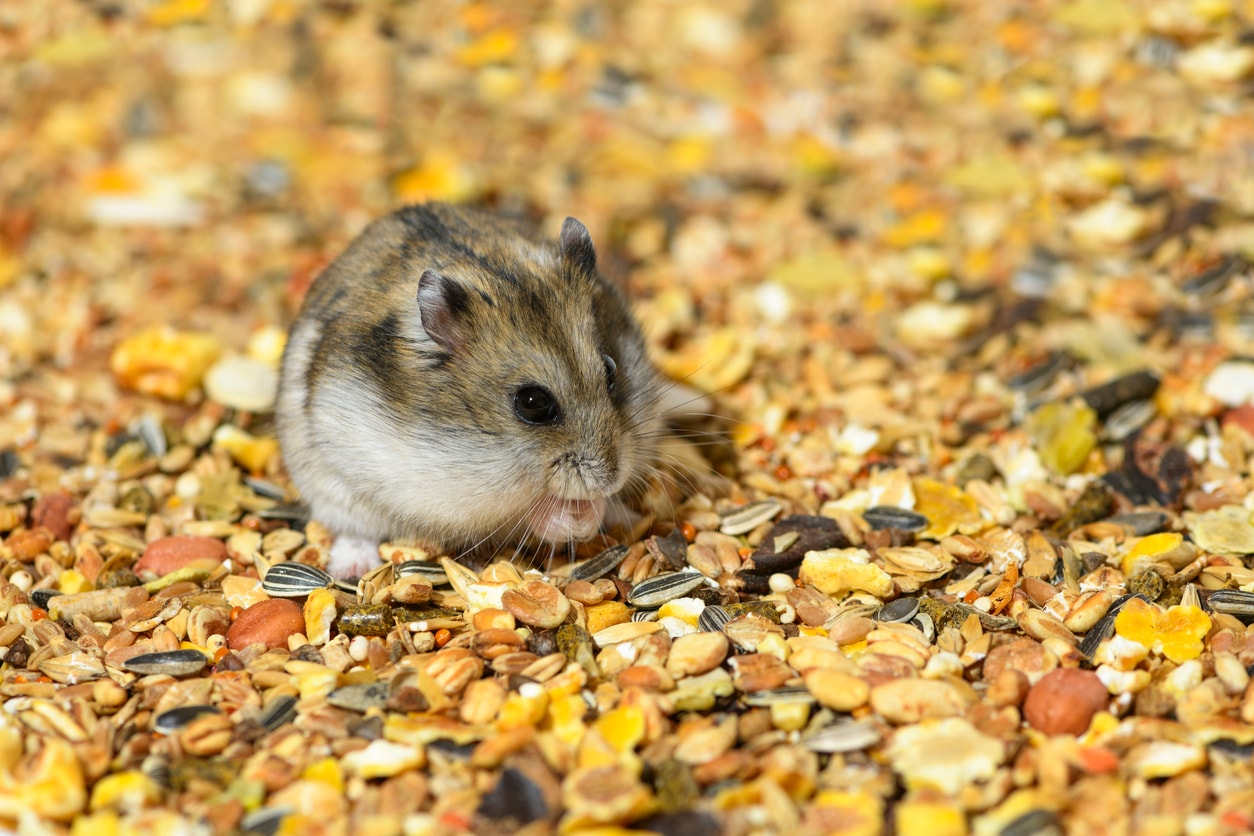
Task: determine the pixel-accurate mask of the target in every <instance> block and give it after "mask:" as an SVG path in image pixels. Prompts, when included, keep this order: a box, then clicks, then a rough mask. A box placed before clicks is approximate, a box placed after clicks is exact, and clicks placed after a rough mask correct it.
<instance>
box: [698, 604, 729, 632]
mask: <svg viewBox="0 0 1254 836" xmlns="http://www.w3.org/2000/svg"><path fill="white" fill-rule="evenodd" d="M729 621H731V613H729V612H728V611H727V610H726V609H725V608H723V607H722V606H720V605H718V604H715V605H713V606H709V607H706V608H705V609H703V610H702V611H701V615H699V616H697V628H698V629H699V630H701V631H703V632H706V633H721V632H723V628H724V627H725V626H727V622H729Z"/></svg>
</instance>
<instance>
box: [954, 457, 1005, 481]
mask: <svg viewBox="0 0 1254 836" xmlns="http://www.w3.org/2000/svg"><path fill="white" fill-rule="evenodd" d="M995 478H997V465H996V464H995V463H994V462H993V460H992V459H990V458H989V457H988V456H986V455H985V454H983V453H976V454H974V455H972V456H968V457H967V459H966V460H965V461H964V462H963V463H962V466H961V467H959V468H958V473H957V475H956V476H955V477H954V479H955V481H956V482H957V483H958V484H959V485H963V486H965V485H966V484H967V482H970V481H972V480H975V479H978V480H980V481H981V482H991V481H993V479H995Z"/></svg>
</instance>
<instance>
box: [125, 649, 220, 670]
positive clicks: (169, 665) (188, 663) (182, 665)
mask: <svg viewBox="0 0 1254 836" xmlns="http://www.w3.org/2000/svg"><path fill="white" fill-rule="evenodd" d="M208 664H209V659H208V658H207V657H206V656H205V654H203V653H201V652H200V651H199V650H163V651H160V652H158V653H143V654H140V655H139V656H132V657H131V658H130V659H127V660H126V661H125V662H123V663H122V668H123V670H128V671H130V672H131V673H137V674H140V675H142V676H147V675H149V674H156V673H162V674H166V675H167V676H191V675H192V674H194V673H199V672H200V671H202V670H204V668H205V665H208Z"/></svg>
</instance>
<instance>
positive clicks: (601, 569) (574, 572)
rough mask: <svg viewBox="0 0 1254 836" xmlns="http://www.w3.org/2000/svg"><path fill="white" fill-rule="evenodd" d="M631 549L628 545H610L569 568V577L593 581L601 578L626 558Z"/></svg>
mask: <svg viewBox="0 0 1254 836" xmlns="http://www.w3.org/2000/svg"><path fill="white" fill-rule="evenodd" d="M629 551H631V547H630V546H623V545H618V546H610V547H609V548H608V549H606V550H605V551H603V552H601V553H600V554H598V555H597V556H596V557H594V558H591V559H589V560H585V561H584V562H583V563H580V564H579V565H577V566H576V567H575V568H574V569H571V570H570V579H571V580H572V581H594V580H596V579H597V578H603V577H605V576H606V575H608V574H609V573H610V572H613V571H614V570H615V569H617V568H618V566H619V564H620V563H622V562H623V561H624V560H626V559H627V552H629Z"/></svg>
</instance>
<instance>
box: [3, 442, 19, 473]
mask: <svg viewBox="0 0 1254 836" xmlns="http://www.w3.org/2000/svg"><path fill="white" fill-rule="evenodd" d="M19 464H21V462H20V461H19V460H18V458H17V451H16V450H14V449H13V448H12V447H6V448H4V449H3V450H0V479H8V478H9V477H10V476H12V475H13V474H14V473H17V468H18V465H19Z"/></svg>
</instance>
